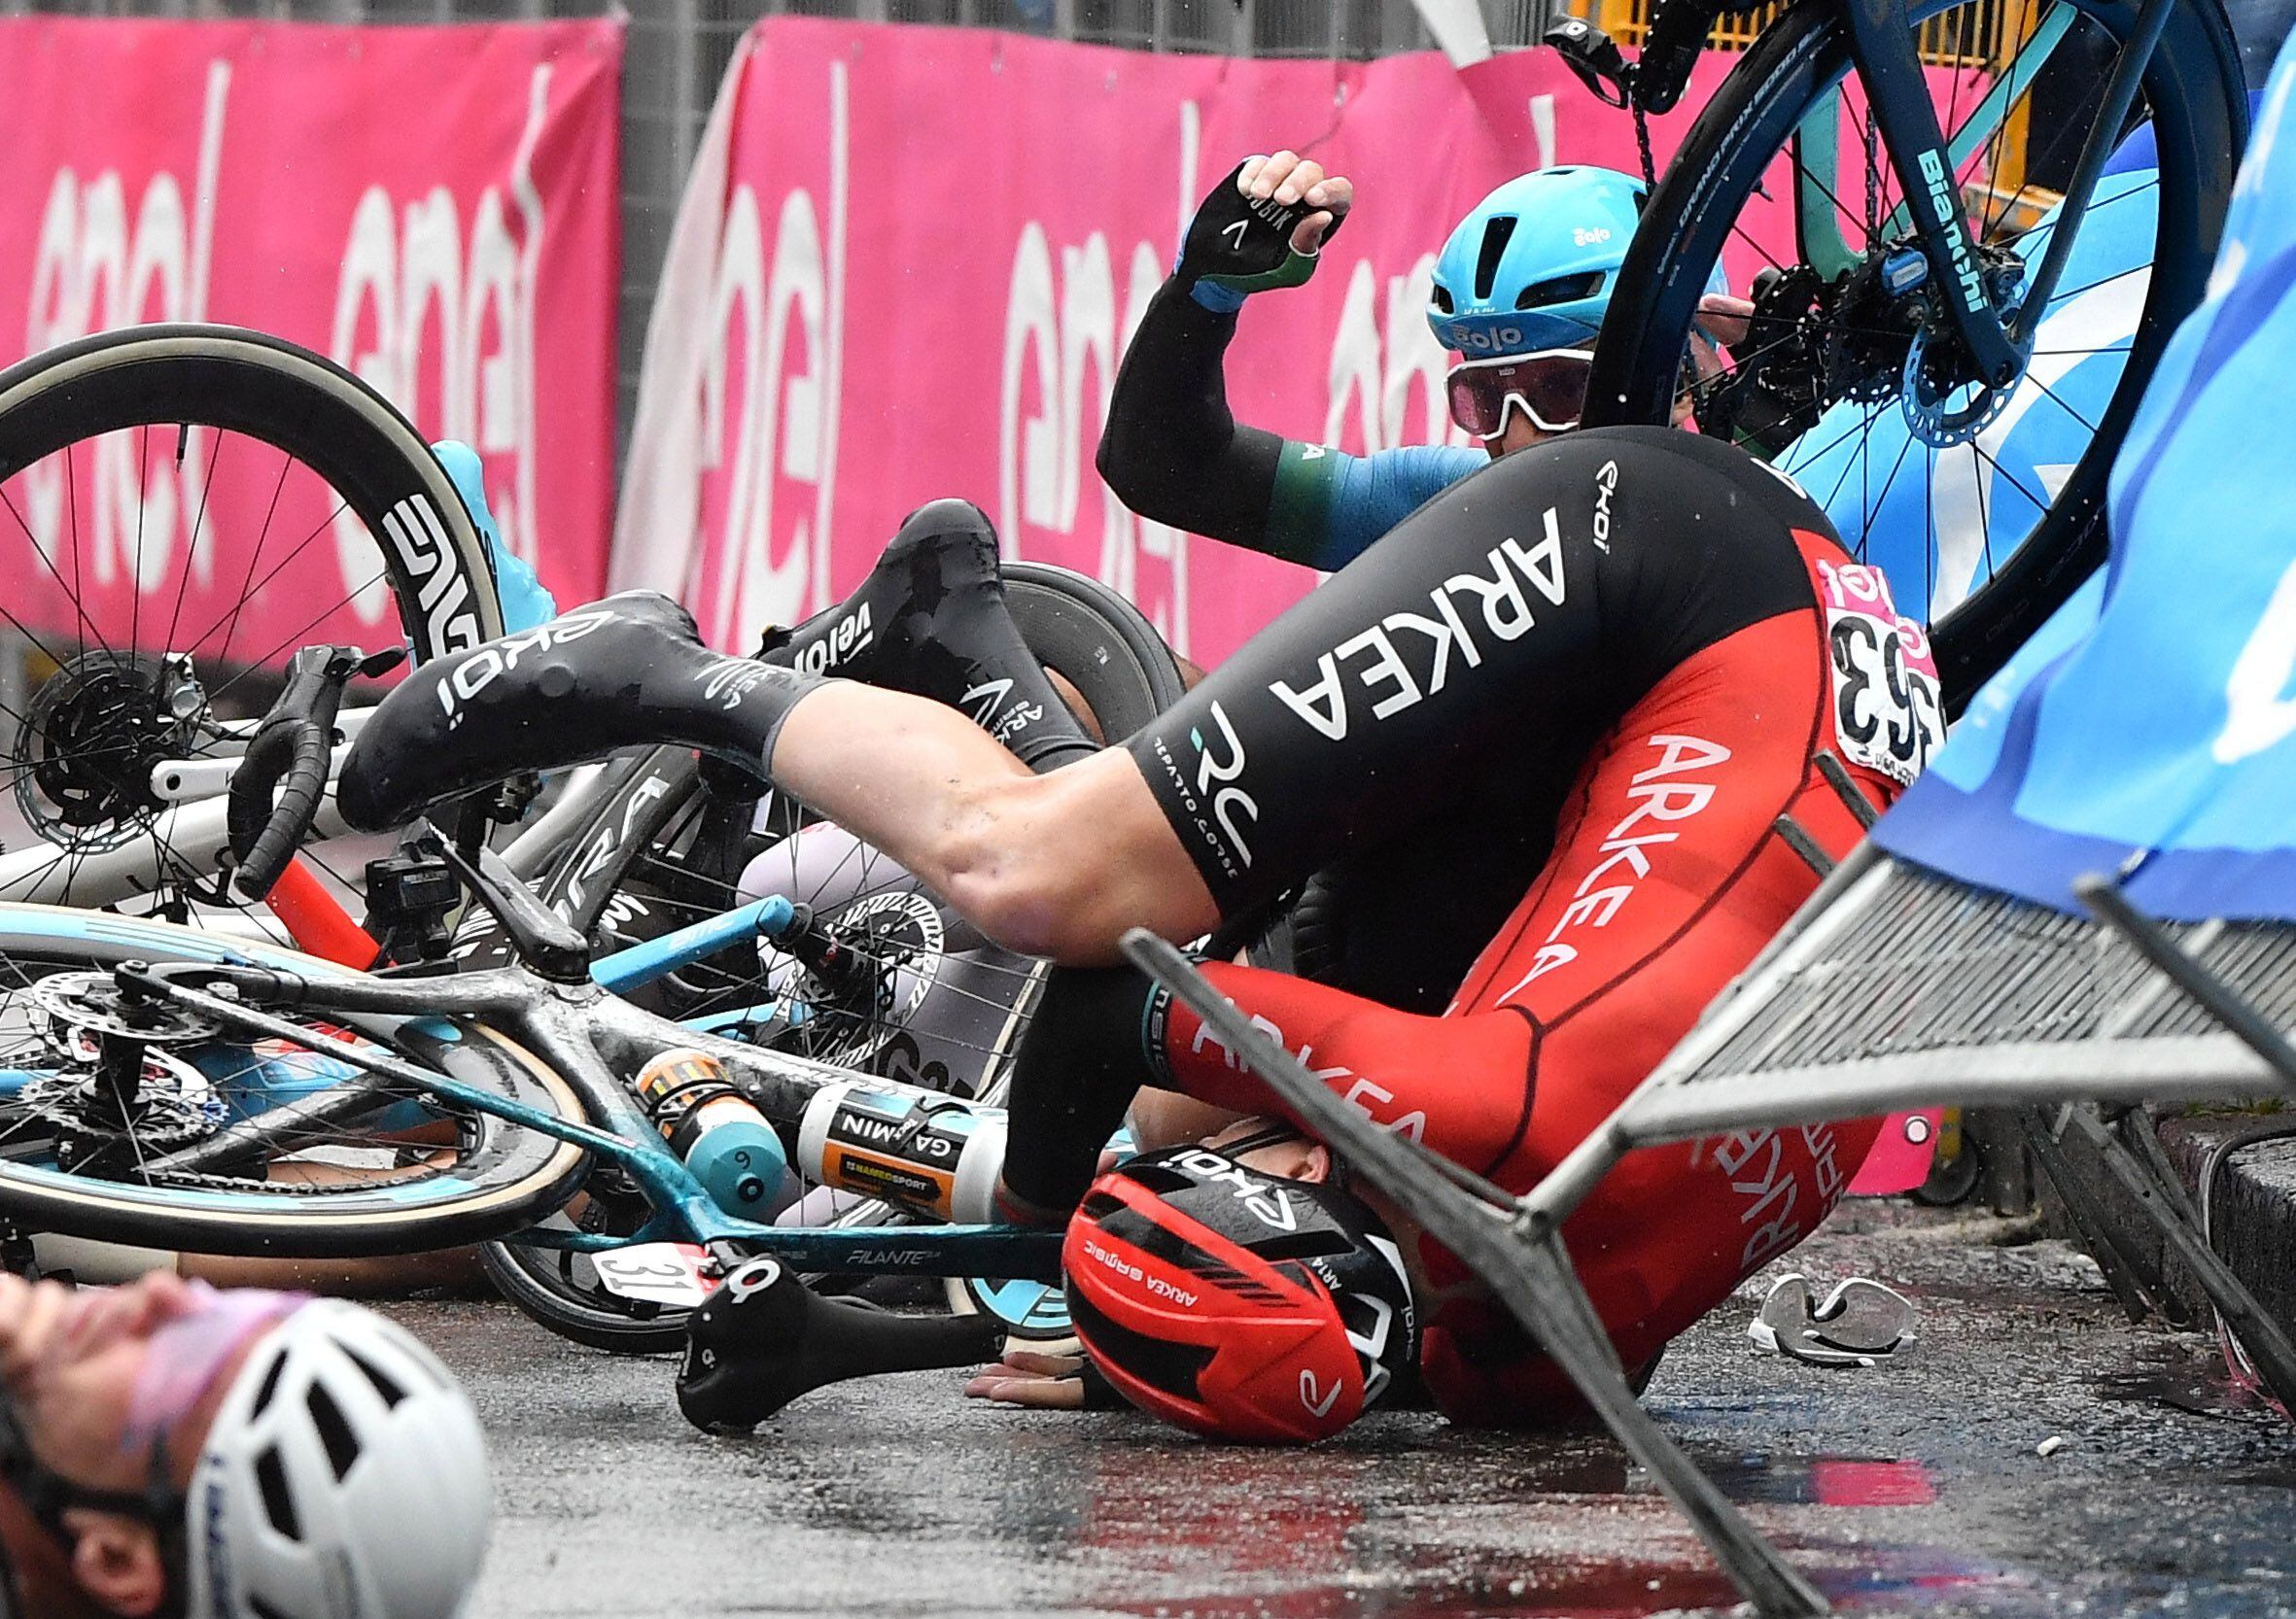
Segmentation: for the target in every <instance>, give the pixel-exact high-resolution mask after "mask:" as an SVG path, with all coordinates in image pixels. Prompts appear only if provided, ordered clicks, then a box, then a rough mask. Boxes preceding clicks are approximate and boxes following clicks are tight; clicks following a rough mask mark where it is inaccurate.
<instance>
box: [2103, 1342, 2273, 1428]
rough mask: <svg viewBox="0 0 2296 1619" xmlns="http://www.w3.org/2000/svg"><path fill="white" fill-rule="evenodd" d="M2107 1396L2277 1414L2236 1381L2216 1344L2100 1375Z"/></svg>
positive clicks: (2206, 1413)
mask: <svg viewBox="0 0 2296 1619" xmlns="http://www.w3.org/2000/svg"><path fill="white" fill-rule="evenodd" d="M2097 1392H2098V1393H2099V1394H2100V1395H2103V1396H2104V1397H2105V1398H2106V1399H2109V1400H2114V1401H2117V1402H2121V1403H2125V1404H2131V1405H2169V1406H2174V1408H2175V1409H2177V1410H2179V1411H2189V1412H2191V1413H2192V1414H2193V1415H2195V1416H2199V1417H2253V1416H2273V1415H2277V1413H2276V1411H2275V1409H2274V1407H2273V1404H2272V1402H2271V1401H2270V1400H2268V1399H2266V1398H2265V1397H2264V1396H2263V1395H2260V1394H2258V1393H2257V1392H2256V1391H2255V1390H2253V1389H2251V1388H2248V1387H2247V1386H2246V1385H2244V1384H2242V1383H2239V1382H2236V1381H2235V1380H2234V1378H2233V1375H2232V1372H2231V1369H2230V1368H2229V1367H2227V1366H2226V1365H2225V1363H2224V1357H2223V1356H2222V1355H2221V1354H2220V1353H2218V1352H2217V1351H2216V1350H2215V1349H2214V1348H2213V1347H2211V1348H2209V1349H2207V1350H2205V1351H2198V1352H2185V1353H2179V1354H2176V1355H2174V1356H2172V1357H2169V1358H2167V1359H2165V1360H2161V1361H2139V1362H2137V1363H2134V1364H2132V1365H2130V1366H2128V1367H2127V1368H2126V1369H2124V1370H2121V1371H2117V1372H2111V1373H2108V1374H2107V1375H2105V1376H2104V1377H2101V1378H2099V1379H2098V1380H2097Z"/></svg>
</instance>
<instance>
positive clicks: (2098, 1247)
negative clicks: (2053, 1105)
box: [2017, 1108, 2169, 1322]
mask: <svg viewBox="0 0 2296 1619" xmlns="http://www.w3.org/2000/svg"><path fill="white" fill-rule="evenodd" d="M2092 1111H2093V1110H2092ZM2063 1116H2064V1113H2063V1110H2058V1111H2054V1112H2053V1110H2050V1109H2047V1108H2019V1109H2018V1110H2017V1122H2018V1125H2019V1126H2020V1127H2021V1128H2022V1129H2023V1130H2024V1132H2025V1144H2026V1145H2027V1146H2028V1147H2030V1148H2031V1149H2033V1156H2034V1161H2035V1163H2037V1164H2038V1165H2039V1166H2040V1172H2041V1173H2042V1174H2043V1175H2045V1176H2046V1177H2048V1181H2049V1184H2050V1185H2051V1186H2053V1187H2055V1188H2057V1195H2058V1196H2059V1197H2060V1198H2062V1199H2063V1200H2064V1203H2065V1213H2066V1218H2067V1219H2068V1220H2070V1222H2071V1223H2072V1228H2073V1234H2074V1235H2075V1236H2077V1237H2078V1238H2080V1243H2081V1247H2083V1248H2084V1249H2086V1250H2087V1251H2088V1254H2089V1257H2090V1258H2092V1259H2094V1260H2096V1261H2097V1268H2098V1270H2099V1271H2101V1272H2102V1273H2103V1274H2104V1276H2105V1286H2106V1287H2107V1288H2110V1289H2111V1290H2112V1296H2113V1297H2114V1298H2115V1299H2117V1300H2119V1301H2120V1306H2121V1312H2122V1314H2124V1315H2126V1316H2127V1317H2128V1318H2129V1320H2130V1321H2131V1322H2139V1321H2142V1320H2143V1319H2144V1318H2145V1317H2146V1316H2148V1315H2151V1314H2154V1313H2155V1312H2158V1313H2159V1314H2161V1315H2163V1316H2166V1315H2168V1314H2169V1312H2168V1311H2167V1310H2165V1309H2162V1308H2161V1304H2162V1295H2163V1294H2164V1293H2165V1292H2167V1290H2166V1289H2165V1288H2160V1287H2159V1286H2158V1280H2159V1279H2158V1278H2156V1277H2151V1276H2149V1275H2148V1274H2147V1273H2146V1272H2145V1269H2144V1267H2143V1266H2142V1265H2139V1263H2137V1261H2136V1260H2135V1259H2133V1258H2132V1257H2130V1256H2129V1255H2128V1254H2126V1253H2124V1252H2123V1251H2122V1249H2121V1245H2120V1244H2119V1243H2118V1242H2117V1241H2115V1240H2114V1238H2113V1232H2112V1218H2111V1216H2109V1215H2108V1214H2106V1213H2105V1207H2104V1205H2103V1204H2101V1203H2100V1202H2098V1200H2097V1194H2096V1193H2095V1192H2093V1191H2091V1190H2090V1189H2089V1188H2088V1185H2087V1183H2086V1182H2084V1181H2083V1180H2082V1179H2081V1177H2080V1176H2079V1174H2078V1173H2077V1172H2075V1171H2074V1169H2073V1168H2072V1166H2071V1165H2070V1163H2068V1162H2067V1161H2066V1157H2065V1149H2064V1148H2062V1147H2060V1146H2059V1145H2058V1143H2057V1135H2058V1131H2059V1130H2060V1129H2061V1128H2063V1125H2062V1122H2061V1120H2062V1118H2063Z"/></svg>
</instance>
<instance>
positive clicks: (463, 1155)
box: [0, 905, 587, 1258]
mask: <svg viewBox="0 0 2296 1619" xmlns="http://www.w3.org/2000/svg"><path fill="white" fill-rule="evenodd" d="M129 960H144V961H159V962H165V961H210V962H212V961H225V960H228V961H235V962H247V961H254V962H255V963H257V964H260V965H263V966H275V967H278V968H281V969H283V970H285V971H288V972H293V973H296V974H300V975H302V976H305V977H309V978H325V977H330V976H336V975H339V974H340V973H341V972H342V969H340V968H337V967H333V966H331V965H330V964H329V963H326V962H322V961H317V960H314V959H312V958H310V957H307V956H300V955H296V954H294V953H292V952H290V951H286V950H273V949H269V948H266V947H260V946H259V947H248V946H246V945H245V944H244V943H238V942H232V943H228V944H226V942H225V941H223V940H221V939H219V938H217V937H215V936H213V935H211V934H208V933H203V932H201V931H199V930H197V929H191V928H180V927H173V926H169V925H167V924H164V923H155V922H150V921H143V920H131V919H128V918H123V917H117V916H108V915H95V914H91V913H86V912H76V911H66V910H61V909H57V908H53V907H48V906H23V905H0V1221H6V1222H9V1223H14V1224H17V1226H19V1227H21V1228H23V1229H27V1230H38V1231H52V1232H59V1233H62V1234H65V1235H70V1236H79V1237H88V1238H93V1239H96V1240H99V1241H105V1242H120V1243H129V1244H135V1245H139V1246H143V1247H153V1248H169V1249H181V1250H185V1251H188V1252H195V1253H210V1254H230V1255H246V1256H263V1257H302V1258H350V1257H373V1256H388V1255H399V1254H409V1253H420V1252H424V1251H427V1250H432V1249H439V1248H451V1247H459V1246H462V1245H464V1244H468V1243H472V1242H478V1241H482V1240H484V1239H486V1238H488V1237H494V1236H500V1235H503V1234H504V1232H507V1231H514V1230H519V1229H523V1228H524V1227H526V1226H528V1225H531V1224H533V1223H535V1222H536V1221H537V1220H539V1219H540V1218H542V1217H543V1216H545V1215H547V1214H548V1213H550V1212H552V1211H555V1210H556V1209H558V1208H559V1207H561V1206H562V1205H563V1204H564V1203H565V1202H566V1201H567V1199H568V1198H569V1197H571V1196H572V1195H573V1194H574V1190H575V1188H577V1187H578V1185H579V1184H580V1179H581V1176H582V1174H583V1172H584V1170H585V1169H586V1168H587V1157H586V1154H583V1153H581V1152H580V1151H579V1150H577V1149H575V1148H574V1147H572V1146H569V1145H568V1144H566V1143H564V1142H561V1141H559V1140H557V1139H556V1138H554V1137H551V1136H548V1135H544V1134H541V1133H539V1132H537V1131H534V1130H530V1129H527V1128H525V1127H523V1126H520V1125H515V1124H510V1123H506V1122H504V1120H500V1119H497V1118H495V1117H493V1116H492V1115H489V1114H485V1113H481V1112H475V1111H470V1110H465V1109H461V1108H457V1107H451V1106H448V1105H446V1104H444V1103H441V1102H439V1101H437V1100H436V1099H435V1098H433V1097H429V1096H427V1095H425V1094H424V1093H423V1092H422V1091H420V1090H419V1089H417V1088H415V1087H412V1086H407V1085H400V1084H398V1083H397V1082H389V1081H381V1082H378V1081H376V1080H375V1079H373V1077H372V1076H369V1075H366V1074H365V1073H364V1072H363V1071H362V1070H360V1069H358V1068H356V1067H354V1066H353V1065H351V1064H349V1063H346V1062H344V1061H342V1060H341V1059H340V1058H339V1057H335V1056H332V1055H330V1054H327V1053H326V1051H324V1050H323V1049H321V1050H314V1049H311V1048H304V1047H298V1046H296V1045H295V1044H294V1043H293V1042H291V1041H286V1040H271V1039H263V1040H256V1041H250V1040H249V1039H248V1038H247V1037H246V1036H244V1035H235V1034H232V1033H230V1032H229V1031H226V1030H224V1029H222V1028H221V1027H220V1026H218V1025H215V1024H214V1023H212V1022H209V1021H207V1020H204V1019H202V1018H200V1017H199V1016H196V1015H194V1014H191V1013H188V1012H184V1011H182V1010H181V1009H178V1008H175V1007H172V1006H162V1007H157V1008H142V1009H139V1008H137V1007H134V1006H132V1005H130V1004H127V1003H123V1002H122V999H121V998H120V996H119V993H118V987H117V984H116V982H115V981H114V979H113V977H112V973H111V969H112V968H114V967H116V966H118V965H119V964H120V963H122V962H123V961H129ZM293 1020H294V1021H296V1022H297V1023H299V1024H302V1025H304V1026H307V1027H309V1028H311V1029H313V1030H315V1031H319V1032H321V1033H325V1034H328V1035H332V1036H335V1037H337V1038H341V1037H346V1036H347V1037H350V1038H353V1039H355V1040H357V1041H360V1042H362V1043H366V1044H371V1045H373V1046H376V1047H380V1048H382V1049H384V1050H386V1051H391V1052H394V1053H397V1054H399V1055H400V1056H403V1057H405V1058H407V1059H408V1060H410V1061H413V1062H415V1063H418V1064H420V1065H422V1066H424V1067H426V1068H430V1069H433V1070H435V1071H436V1072H439V1073H441V1074H444V1075H446V1076H448V1077H449V1078H451V1079H455V1080H458V1081H461V1082H462V1083H464V1084H465V1085H471V1086H474V1087H479V1088H483V1089H487V1090H491V1091H495V1092H498V1093H500V1094H502V1095H504V1097H505V1098H507V1099H509V1100H512V1101H515V1102H518V1103H522V1104H524V1105H525V1106H527V1107H530V1108H534V1109H536V1110H538V1111H539V1112H543V1113H546V1114H550V1115H552V1116H555V1117H558V1118H562V1119H579V1118H581V1117H582V1108H581V1103H580V1100H579V1098H578V1097H576V1096H575V1095H574V1092H573V1091H572V1090H571V1089H570V1088H569V1087H568V1086H567V1085H566V1084H565V1083H564V1081H562V1080H560V1079H559V1078H558V1077H557V1076H556V1075H555V1074H553V1073H552V1072H550V1071H549V1070H548V1069H546V1068H544V1067H543V1066H542V1065H541V1063H540V1062H539V1060H538V1059H537V1058H535V1057H534V1056H533V1055H532V1054H531V1053H529V1052H527V1051H523V1050H521V1049H520V1048H518V1047H516V1046H514V1045H512V1044H511V1043H510V1042H508V1041H506V1040H504V1039H502V1038H501V1037H500V1036H498V1035H496V1034H494V1033H493V1032H492V1031H491V1030H488V1029H485V1028H482V1027H480V1026H477V1025H475V1024H470V1023H464V1022H461V1021H459V1020H457V1019H455V1018H453V1017H451V1016H426V1017H421V1018H411V1017H402V1016H376V1015H367V1014H344V1015H332V1014H330V1015H326V1016H321V1015H317V1014H311V1015H294V1016H293ZM259 1115H261V1116H263V1118H264V1119H265V1120H266V1122H267V1124H268V1125H269V1126H270V1127H269V1128H267V1129H265V1130H264V1131H262V1132H261V1135H260V1136H253V1135H249V1134H248V1133H247V1132H246V1131H245V1130H240V1131H238V1132H234V1130H233V1128H232V1127H233V1126H244V1125H245V1124H246V1123H247V1121H248V1120H252V1119H255V1118H256V1117H257V1116H259ZM226 1144H228V1145H229V1147H230V1149H231V1150H230V1151H229V1152H228V1153H220V1154H216V1155H214V1156H213V1157H212V1159H211V1160H210V1161H206V1162H202V1163H198V1164H191V1163H188V1162H186V1161H184V1160H183V1159H182V1158H181V1156H180V1154H185V1153H186V1152H188V1151H191V1150H198V1149H208V1150H211V1151H212V1150H214V1149H218V1148H221V1147H224V1146H226Z"/></svg>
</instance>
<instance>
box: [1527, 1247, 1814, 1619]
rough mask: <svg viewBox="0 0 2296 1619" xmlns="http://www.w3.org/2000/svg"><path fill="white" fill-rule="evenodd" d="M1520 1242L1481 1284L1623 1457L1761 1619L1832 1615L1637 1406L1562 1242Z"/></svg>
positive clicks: (1809, 1587)
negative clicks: (1640, 1470)
mask: <svg viewBox="0 0 2296 1619" xmlns="http://www.w3.org/2000/svg"><path fill="white" fill-rule="evenodd" d="M1506 1255H1507V1262H1506V1267H1505V1270H1504V1273H1502V1274H1498V1275H1493V1274H1492V1273H1491V1272H1490V1271H1487V1270H1486V1271H1484V1272H1483V1273H1482V1280H1483V1281H1484V1282H1485V1283H1486V1284H1488V1285H1489V1286H1490V1288H1491V1291H1492V1292H1495V1293H1496V1294H1498V1297H1499V1300H1500V1302H1501V1303H1503V1304H1505V1305H1506V1306H1507V1309H1508V1313H1509V1314H1511V1315H1513V1317H1514V1319H1515V1320H1516V1321H1517V1322H1519V1323H1521V1324H1522V1327H1523V1330H1524V1331H1526V1332H1529V1333H1532V1334H1533V1335H1534V1336H1536V1337H1537V1338H1538V1340H1539V1341H1540V1343H1541V1344H1543V1345H1545V1346H1546V1349H1547V1353H1548V1355H1549V1356H1551V1357H1553V1359H1554V1361H1555V1362H1556V1363H1557V1364H1558V1365H1560V1366H1561V1367H1562V1369H1563V1370H1564V1371H1565V1372H1567V1373H1569V1375H1570V1379H1571V1381H1572V1382H1573V1383H1575V1384H1577V1385H1578V1387H1579V1392H1580V1394H1582V1395H1585V1396H1586V1403H1587V1404H1589V1405H1591V1406H1593V1407H1594V1410H1595V1413H1596V1415H1598V1416H1600V1417H1601V1418H1602V1420H1603V1425H1604V1426H1605V1427H1606V1428H1608V1429H1609V1430H1611V1432H1612V1433H1614V1434H1615V1435H1617V1436H1618V1442H1619V1443H1620V1444H1621V1445H1623V1446H1625V1447H1626V1453H1627V1454H1628V1455H1629V1456H1631V1457H1633V1458H1634V1459H1635V1460H1636V1461H1637V1462H1639V1463H1641V1464H1643V1465H1644V1466H1645V1467H1647V1468H1649V1469H1650V1471H1651V1473H1652V1475H1653V1476H1654V1477H1655V1478H1656V1479H1657V1480H1658V1484H1659V1487H1660V1488H1661V1489H1663V1490H1664V1491H1665V1492H1666V1494H1667V1496H1668V1498H1671V1499H1672V1500H1673V1502H1674V1504H1675V1505H1676V1506H1677V1507H1679V1508H1680V1509H1681V1511H1682V1514H1683V1516H1684V1517H1686V1518H1687V1519H1689V1521H1690V1527H1691V1528H1693V1529H1695V1530H1696V1531H1697V1532H1698V1538H1699V1539H1701V1540H1703V1541H1705V1542H1706V1546H1707V1549H1708V1550H1709V1551H1711V1552H1713V1553H1714V1556H1715V1559H1716V1561H1718V1562H1719V1563H1721V1564H1722V1570H1723V1571H1724V1572H1725V1573H1727V1574H1728V1575H1729V1576H1730V1580H1731V1582H1732V1583H1733V1584H1735V1585H1736V1586H1737V1587H1738V1589H1739V1590H1740V1591H1741V1592H1743V1593H1744V1594H1745V1596H1746V1600H1747V1601H1748V1602H1752V1603H1753V1604H1754V1606H1755V1610H1756V1611H1757V1612H1758V1613H1762V1614H1766V1615H1774V1616H1779V1619H1784V1616H1787V1615H1794V1616H1799V1615H1807V1614H1821V1613H1826V1612H1828V1611H1829V1609H1828V1608H1827V1607H1826V1599H1825V1598H1824V1597H1822V1596H1820V1595H1819V1594H1818V1590H1817V1588H1816V1587H1815V1586H1813V1585H1811V1584H1810V1582H1809V1581H1807V1580H1805V1579H1804V1578H1802V1576H1801V1575H1800V1574H1798V1573H1796V1572H1795V1571H1794V1569H1793V1567H1792V1565H1791V1564H1789V1563H1788V1562H1787V1561H1786V1557H1785V1554H1784V1553H1782V1552H1780V1551H1779V1550H1778V1548H1777V1547H1775V1546H1773V1545H1771V1544H1770V1542H1769V1541H1768V1540H1766V1539H1765V1538H1763V1536H1762V1533H1761V1532H1760V1531H1759V1530H1757V1529H1756V1528H1755V1527H1754V1525H1753V1524H1751V1523H1749V1522H1748V1521H1747V1519H1746V1515H1745V1514H1744V1513H1742V1512H1740V1511H1739V1510H1738V1508H1737V1506H1736V1505H1735V1504H1734V1503H1733V1502H1732V1501H1731V1500H1730V1498H1728V1497H1726V1496H1724V1495H1723V1494H1722V1491H1721V1490H1720V1489H1719V1488H1717V1487H1716V1485H1715V1483H1714V1481H1713V1480H1712V1479H1710V1478H1708V1477H1707V1476H1706V1475H1705V1474H1704V1473H1702V1472H1700V1471H1699V1470H1698V1464H1696V1463H1694V1462H1692V1461H1691V1460H1690V1459H1689V1458H1688V1457H1687V1456H1686V1455H1684V1454H1683V1452H1682V1451H1681V1450H1680V1449H1679V1448H1678V1447H1677V1446H1676V1445H1675V1443H1674V1441H1673V1440H1671V1439H1669V1438H1668V1437H1667V1436H1666V1434H1665V1431H1664V1430H1662V1429H1660V1428H1659V1427H1658V1425H1657V1423H1656V1421H1655V1420H1653V1419H1652V1416H1651V1414H1650V1413H1649V1412H1648V1411H1645V1410H1644V1409H1643V1408H1642V1402H1641V1401H1640V1400H1638V1399H1636V1398H1635V1397H1634V1391H1633V1390H1632V1389H1631V1388H1629V1387H1628V1386H1627V1382H1626V1374H1625V1372H1624V1371H1623V1370H1622V1369H1621V1368H1620V1366H1619V1364H1618V1355H1617V1353H1616V1352H1615V1351H1614V1350H1613V1349H1612V1348H1611V1339H1610V1334H1609V1333H1608V1332H1606V1331H1605V1330H1604V1329H1603V1325H1602V1318H1601V1317H1599V1316H1597V1315H1596V1314H1595V1311H1594V1303H1593V1301H1592V1300H1591V1299H1589V1298H1588V1297H1587V1296H1586V1290H1585V1288H1584V1287H1583V1286H1582V1285H1581V1283H1580V1281H1579V1273H1578V1272H1577V1271H1576V1270H1574V1269H1572V1268H1571V1257H1570V1255H1569V1254H1568V1253H1567V1252H1566V1251H1565V1250H1564V1248H1563V1244H1562V1236H1561V1233H1559V1232H1556V1231H1548V1232H1546V1233H1545V1234H1543V1235H1542V1234H1539V1233H1537V1232H1534V1231H1533V1230H1532V1229H1531V1228H1530V1223H1529V1222H1528V1221H1524V1222H1520V1223H1517V1224H1516V1227H1515V1229H1514V1231H1513V1241H1511V1242H1510V1243H1508V1245H1507V1250H1506Z"/></svg>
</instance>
